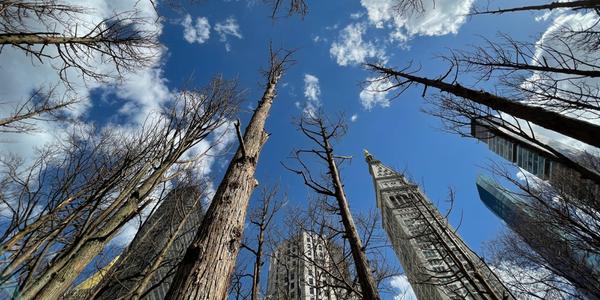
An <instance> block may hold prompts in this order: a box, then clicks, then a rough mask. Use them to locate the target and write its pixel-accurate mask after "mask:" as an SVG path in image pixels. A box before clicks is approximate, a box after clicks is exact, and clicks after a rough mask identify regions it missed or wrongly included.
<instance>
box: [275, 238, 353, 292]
mask: <svg viewBox="0 0 600 300" xmlns="http://www.w3.org/2000/svg"><path fill="white" fill-rule="evenodd" d="M347 276H349V272H348V266H347V265H346V264H345V263H344V262H343V258H342V253H341V250H340V249H339V248H338V247H336V246H335V245H332V244H331V243H328V242H327V241H326V240H324V239H323V238H322V237H321V236H319V235H318V234H315V233H310V232H306V231H303V232H301V233H300V234H298V235H297V236H295V237H293V238H291V239H288V240H286V241H284V242H282V243H281V244H280V245H279V246H277V248H276V250H275V252H274V253H273V256H272V257H271V260H270V262H269V279H268V283H267V299H268V300H346V299H350V300H351V299H355V298H354V296H353V294H350V295H349V294H348V292H347V290H346V289H340V288H337V287H339V286H342V283H341V282H339V278H342V277H347ZM350 281H351V280H350Z"/></svg>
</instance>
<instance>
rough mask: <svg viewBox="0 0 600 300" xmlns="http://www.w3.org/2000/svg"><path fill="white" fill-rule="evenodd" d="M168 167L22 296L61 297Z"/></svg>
mask: <svg viewBox="0 0 600 300" xmlns="http://www.w3.org/2000/svg"><path fill="white" fill-rule="evenodd" d="M167 169H168V168H167V167H166V166H162V168H161V169H159V170H158V171H156V172H155V173H154V174H153V176H151V177H150V178H149V179H148V180H147V181H146V182H145V183H144V184H143V185H142V186H141V187H140V188H139V189H138V190H137V191H136V192H135V193H132V194H131V196H130V197H129V199H128V200H127V202H126V204H125V205H124V206H123V207H121V208H120V209H119V210H118V211H117V212H116V213H115V215H113V216H112V217H111V218H110V220H109V221H108V222H107V223H105V224H103V225H102V228H98V230H97V231H94V232H93V233H92V235H88V236H84V237H83V240H82V241H80V242H78V243H77V244H76V245H74V247H73V248H72V249H71V250H70V251H69V253H67V254H66V255H64V256H63V257H61V258H60V259H58V260H57V261H55V262H53V263H52V265H51V266H50V268H49V269H48V270H46V272H45V273H44V274H43V275H42V276H41V277H39V278H37V279H36V280H35V281H34V282H32V283H31V284H28V285H26V286H25V287H24V288H23V294H22V295H21V298H22V299H23V300H27V299H34V298H35V299H60V298H61V297H62V295H63V294H64V293H65V291H66V290H67V289H68V288H69V287H70V286H71V284H72V283H73V281H74V280H75V279H76V278H77V276H78V275H79V274H80V273H81V271H83V269H84V268H85V267H86V266H87V264H88V263H89V262H90V261H91V260H92V259H93V258H94V257H96V256H97V255H98V254H99V253H100V252H101V251H102V249H104V246H105V245H106V244H107V243H108V242H109V241H110V239H111V238H112V237H113V236H114V235H115V234H116V233H117V232H118V229H119V228H121V226H123V225H124V224H125V223H127V221H129V220H130V219H131V218H132V217H134V216H135V215H136V213H137V211H138V209H139V204H140V202H141V201H142V200H143V199H144V198H145V197H146V195H147V194H148V193H150V191H151V190H152V188H154V187H155V186H156V182H157V181H158V180H159V179H160V178H161V177H162V175H163V173H164V172H166V171H167Z"/></svg>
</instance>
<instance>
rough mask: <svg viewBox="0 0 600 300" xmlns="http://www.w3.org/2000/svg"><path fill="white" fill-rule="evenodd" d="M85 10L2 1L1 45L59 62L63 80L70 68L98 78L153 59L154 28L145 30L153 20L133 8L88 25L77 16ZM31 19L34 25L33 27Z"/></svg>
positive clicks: (50, 2)
mask: <svg viewBox="0 0 600 300" xmlns="http://www.w3.org/2000/svg"><path fill="white" fill-rule="evenodd" d="M85 12H86V9H85V8H84V7H79V6H74V5H68V4H60V3H59V2H57V1H55V0H43V1H37V2H28V1H25V2H23V1H7V2H4V3H3V4H1V6H0V30H2V33H1V34H0V45H2V47H4V46H6V45H10V46H12V47H16V48H17V49H20V50H22V51H24V52H25V53H26V54H27V55H30V56H32V57H33V58H35V59H37V60H39V61H40V62H43V61H44V60H54V59H58V60H60V61H61V62H62V65H60V66H58V67H57V71H58V72H59V74H60V76H61V78H62V79H63V80H64V81H65V82H66V83H69V79H68V77H67V70H68V69H70V68H74V69H77V70H78V71H79V72H80V74H81V75H82V76H83V77H85V78H90V79H94V80H102V79H105V78H107V77H114V76H119V75H121V72H123V71H131V70H135V69H137V68H139V67H141V66H146V65H148V64H149V63H151V62H152V58H153V57H154V55H156V50H157V49H158V46H159V44H158V40H157V34H158V32H152V31H148V30H147V29H145V27H147V26H145V25H146V24H145V23H146V22H155V21H156V20H145V19H143V18H140V17H137V16H136V12H135V11H132V12H129V13H121V14H117V15H115V16H113V17H111V18H109V19H106V20H103V21H101V22H99V23H97V24H87V23H86V22H84V21H83V20H82V18H81V15H82V14H83V13H85ZM35 21H38V22H39V24H37V25H36V26H32V22H35ZM40 27H41V28H40ZM48 46H51V47H48ZM0 49H1V48H0ZM98 62H109V63H112V64H114V66H115V69H116V71H117V73H116V74H110V73H102V72H100V71H98V68H97V66H96V64H97V63H98Z"/></svg>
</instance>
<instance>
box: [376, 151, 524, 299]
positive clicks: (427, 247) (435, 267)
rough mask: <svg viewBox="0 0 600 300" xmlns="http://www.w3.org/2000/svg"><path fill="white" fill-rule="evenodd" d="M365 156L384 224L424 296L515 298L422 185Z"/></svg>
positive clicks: (417, 291)
mask: <svg viewBox="0 0 600 300" xmlns="http://www.w3.org/2000/svg"><path fill="white" fill-rule="evenodd" d="M365 157H366V160H367V163H368V164H369V172H370V173H371V175H372V176H373V183H374V185H375V193H376V201H377V207H378V208H379V209H380V210H381V215H382V223H383V227H384V229H385V231H386V232H387V234H388V236H389V238H390V241H391V242H392V246H393V248H394V251H395V252H396V255H397V256H398V258H399V259H400V262H401V264H402V267H403V268H404V272H405V273H406V275H407V278H408V281H409V282H410V284H411V286H412V288H413V290H414V292H415V294H416V296H417V298H418V299H427V300H438V299H440V300H441V299H444V300H445V299H514V297H513V296H512V295H511V293H510V292H509V291H508V290H507V289H506V287H505V286H504V285H503V284H502V282H501V281H500V280H499V279H498V277H497V276H496V275H495V274H494V273H493V272H492V271H491V270H490V268H489V267H488V266H487V265H486V264H485V263H484V262H483V261H482V260H481V258H479V257H478V256H477V255H476V254H475V253H474V252H473V251H472V250H471V249H469V247H468V246H467V245H466V244H465V243H464V242H463V241H462V239H461V238H460V237H459V236H458V235H457V234H456V233H455V230H454V229H453V228H452V227H451V226H450V225H449V224H448V222H447V220H445V218H444V217H443V216H442V215H441V214H440V212H439V211H438V209H437V208H436V207H435V206H434V205H433V204H432V203H431V202H430V201H429V200H428V199H427V197H426V196H425V194H424V193H423V192H422V191H421V190H420V189H419V187H418V186H417V185H415V184H412V183H410V182H408V181H407V180H406V178H404V176H403V175H402V174H399V173H397V172H395V171H394V170H392V169H390V168H389V167H387V166H385V165H383V164H382V163H381V162H380V161H379V160H377V159H375V158H374V157H373V155H371V154H369V153H368V152H366V151H365Z"/></svg>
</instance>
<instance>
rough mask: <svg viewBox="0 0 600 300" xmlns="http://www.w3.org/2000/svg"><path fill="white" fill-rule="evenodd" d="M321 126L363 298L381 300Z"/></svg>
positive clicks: (326, 134)
mask: <svg viewBox="0 0 600 300" xmlns="http://www.w3.org/2000/svg"><path fill="white" fill-rule="evenodd" d="M320 125H321V137H322V138H323V145H324V146H325V152H326V154H327V164H328V168H329V174H330V176H331V181H332V183H333V187H334V193H335V199H336V200H337V202H338V205H339V208H340V216H341V217H342V223H343V224H344V229H345V230H346V238H347V239H348V244H350V249H351V250H352V258H353V259H354V265H355V266H356V275H357V276H358V281H359V283H360V287H361V292H362V298H363V299H365V300H372V299H380V297H379V291H378V290H377V283H376V282H375V279H374V278H373V274H372V273H371V268H370V267H369V262H368V261H367V255H366V253H365V251H364V248H363V245H362V241H361V239H360V236H359V235H358V230H356V226H355V225H354V219H353V218H352V213H351V212H350V207H349V206H348V200H347V199H346V193H345V192H344V188H343V184H342V180H341V178H340V173H339V170H338V168H337V165H336V163H335V158H334V155H333V149H332V147H331V145H330V143H329V138H328V133H327V132H326V131H325V128H324V126H323V125H322V123H320Z"/></svg>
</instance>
